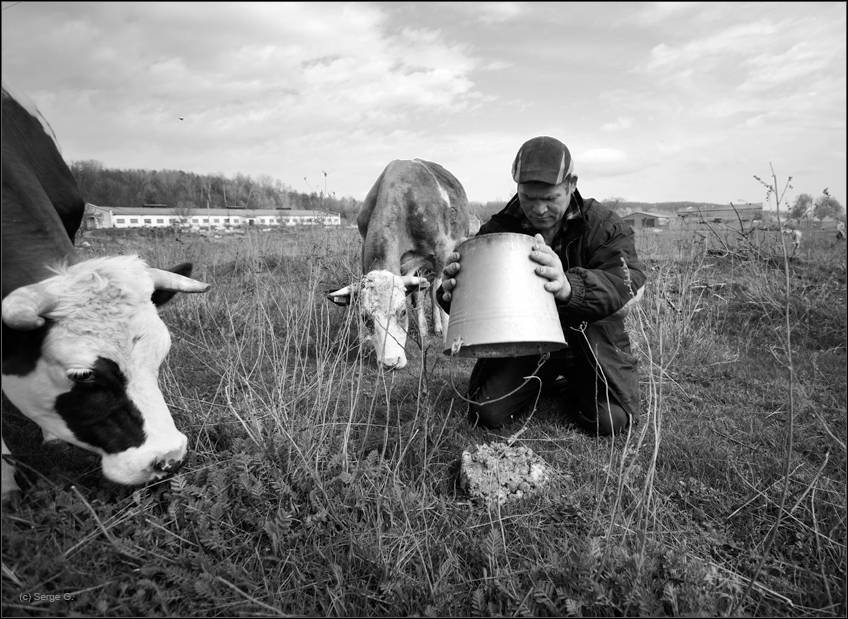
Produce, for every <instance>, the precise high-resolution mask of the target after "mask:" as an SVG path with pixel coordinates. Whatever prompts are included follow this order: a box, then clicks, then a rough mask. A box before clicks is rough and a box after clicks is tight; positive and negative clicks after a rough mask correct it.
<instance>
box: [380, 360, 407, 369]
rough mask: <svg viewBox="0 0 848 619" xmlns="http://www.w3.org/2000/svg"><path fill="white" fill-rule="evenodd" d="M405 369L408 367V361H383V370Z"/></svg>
mask: <svg viewBox="0 0 848 619" xmlns="http://www.w3.org/2000/svg"><path fill="white" fill-rule="evenodd" d="M404 367H406V359H401V358H400V357H395V358H394V359H386V360H384V361H383V368H384V369H386V370H400V369H401V368H404Z"/></svg>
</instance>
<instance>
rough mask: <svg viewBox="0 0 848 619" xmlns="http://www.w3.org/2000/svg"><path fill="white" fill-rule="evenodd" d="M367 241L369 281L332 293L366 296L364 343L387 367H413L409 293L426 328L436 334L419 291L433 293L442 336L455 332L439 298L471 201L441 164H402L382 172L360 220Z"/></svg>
mask: <svg viewBox="0 0 848 619" xmlns="http://www.w3.org/2000/svg"><path fill="white" fill-rule="evenodd" d="M356 223H357V227H358V228H359V233H360V235H361V236H362V272H363V273H364V274H365V275H364V276H363V277H362V279H361V280H360V281H358V282H355V283H353V284H351V285H348V286H345V287H344V288H340V289H339V290H336V291H334V292H331V293H329V294H328V295H327V296H328V298H329V299H330V300H331V301H333V302H334V303H336V304H338V305H347V304H349V303H350V302H351V299H352V298H353V297H354V296H358V297H359V311H360V313H361V316H362V323H363V327H364V330H363V339H364V340H365V341H367V342H370V344H371V346H372V348H373V350H374V352H375V353H376V355H377V359H378V360H379V363H381V364H382V365H383V366H384V367H387V368H393V369H400V368H403V367H404V366H406V364H407V358H406V352H405V347H406V339H407V330H408V327H409V318H408V315H407V303H406V297H407V295H411V301H412V304H413V306H414V307H415V308H416V314H417V322H418V330H419V333H420V334H421V337H422V338H423V337H424V336H425V335H426V334H427V333H428V332H429V329H428V326H427V321H426V316H425V312H424V304H423V303H422V302H421V299H420V298H419V291H421V290H424V289H426V288H428V287H429V288H430V294H431V296H432V306H433V323H434V332H435V333H437V334H443V333H444V331H446V329H447V319H448V318H447V314H445V313H444V311H443V310H442V309H441V307H439V305H438V303H437V302H436V299H435V293H436V289H437V288H438V287H439V285H440V283H441V273H442V269H443V268H444V266H445V261H446V259H447V257H448V255H449V254H450V253H451V252H452V251H453V249H454V248H455V247H456V245H457V244H458V243H459V242H461V241H462V240H463V239H465V238H466V237H467V236H468V234H469V213H468V198H467V197H466V195H465V189H464V188H463V187H462V184H461V183H460V182H459V181H458V180H457V179H456V177H455V176H454V175H453V174H451V173H450V172H448V171H447V170H446V169H445V168H443V167H442V166H440V165H439V164H437V163H432V162H430V161H423V160H421V159H412V160H395V161H392V162H391V163H389V165H387V166H386V168H385V169H384V170H383V172H382V174H380V176H379V178H378V179H377V181H376V182H375V183H374V186H373V187H372V188H371V191H369V192H368V195H367V196H366V198H365V202H364V204H363V205H362V210H361V211H360V212H359V216H358V218H357V222H356Z"/></svg>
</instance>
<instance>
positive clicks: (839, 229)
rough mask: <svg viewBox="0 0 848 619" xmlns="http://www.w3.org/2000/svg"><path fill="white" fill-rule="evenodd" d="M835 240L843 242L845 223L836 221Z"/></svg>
mask: <svg viewBox="0 0 848 619" xmlns="http://www.w3.org/2000/svg"><path fill="white" fill-rule="evenodd" d="M836 240H837V241H844V240H845V222H844V221H837V222H836Z"/></svg>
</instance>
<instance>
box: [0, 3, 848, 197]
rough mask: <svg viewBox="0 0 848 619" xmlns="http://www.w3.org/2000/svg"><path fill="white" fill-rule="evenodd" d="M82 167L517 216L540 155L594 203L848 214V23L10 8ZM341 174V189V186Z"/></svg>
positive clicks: (618, 8)
mask: <svg viewBox="0 0 848 619" xmlns="http://www.w3.org/2000/svg"><path fill="white" fill-rule="evenodd" d="M2 6H3V13H2V29H3V37H2V77H3V82H4V84H6V85H7V86H8V87H10V88H11V89H12V90H13V91H14V92H18V93H24V94H25V95H26V96H28V97H29V98H30V99H31V100H32V101H33V102H34V103H35V104H36V105H37V106H38V108H39V109H40V110H41V112H42V113H43V115H44V116H45V117H46V118H47V120H48V121H49V122H50V124H51V125H52V127H53V129H54V131H55V133H56V136H57V138H58V141H59V144H60V146H61V149H62V153H63V155H64V156H65V159H66V160H68V161H79V160H89V159H93V160H97V161H100V162H101V163H102V164H103V165H104V166H106V167H112V168H143V169H151V170H159V169H179V170H185V171H190V172H196V173H200V174H206V173H222V174H224V175H226V176H232V175H235V174H236V173H242V174H247V175H249V176H251V177H253V178H255V179H258V178H259V177H260V176H261V175H268V176H270V177H272V178H276V179H280V180H281V181H282V182H284V183H286V184H287V185H289V186H291V187H292V188H294V189H295V190H298V191H310V190H314V191H320V190H322V189H323V188H324V182H325V181H326V187H327V191H328V192H329V193H335V194H336V196H337V197H342V196H352V197H354V198H356V199H360V200H361V199H362V198H364V196H365V194H366V193H367V192H368V189H369V188H370V187H371V185H372V184H373V183H374V181H375V180H376V178H377V177H378V176H379V174H380V172H381V171H382V170H383V168H384V167H385V166H386V164H388V163H389V162H390V161H391V160H393V159H406V158H414V157H419V158H423V159H429V160H432V161H436V162H438V163H440V164H442V165H444V166H445V167H446V168H447V169H449V170H450V171H452V172H453V173H454V174H455V175H456V176H457V177H458V178H459V180H460V181H461V182H462V183H463V185H464V186H465V189H466V191H467V193H468V196H469V199H471V200H474V201H487V200H506V199H507V198H509V197H510V196H511V195H512V194H513V193H514V190H515V185H514V183H513V182H512V179H511V178H510V165H511V163H512V159H513V157H514V156H515V152H516V151H517V149H518V147H519V146H520V145H521V143H522V142H524V141H525V140H526V139H528V138H530V137H533V136H536V135H551V136H554V137H557V138H559V139H561V140H562V141H564V142H565V143H566V144H567V145H568V146H569V148H570V150H571V152H572V155H573V156H574V159H575V168H576V173H577V174H578V176H579V181H578V187H579V188H580V190H581V193H583V195H584V196H586V197H595V198H598V199H606V198H609V197H621V198H624V199H627V200H637V201H647V202H663V201H672V200H691V201H704V202H717V203H727V202H730V201H737V200H744V201H752V202H760V201H762V200H763V198H764V195H765V192H764V190H763V188H762V187H761V185H760V184H759V183H757V181H756V180H754V178H753V175H754V174H757V175H759V176H761V177H766V176H768V175H769V174H770V168H769V165H770V163H771V164H773V165H774V170H775V172H776V173H777V175H778V178H779V179H780V180H781V182H782V181H783V180H784V179H785V178H786V176H787V175H791V176H793V183H792V184H793V186H794V189H793V190H791V191H790V192H789V194H788V196H787V197H788V198H790V199H791V197H792V196H794V195H797V194H798V193H802V192H803V193H809V194H811V195H813V197H817V196H819V195H821V191H822V189H824V188H825V187H828V188H829V190H830V193H831V195H833V196H834V197H835V198H836V199H837V200H839V201H840V202H841V203H842V204H843V206H844V205H846V180H845V179H846V161H845V151H846V129H845V125H846V79H845V75H846V57H845V47H846V3H844V2H832V3H827V2H825V3H815V2H804V3H801V2H798V3H794V2H788V3H786V2H778V3H737V2H732V3H727V4H724V3H713V2H708V3H659V4H654V3H610V2H603V3H549V2H544V3H521V2H516V3H513V2H494V3H488V2H473V3H461V2H449V3H437V2H432V3H427V2H416V3H384V2H379V3H366V2H354V3H320V2H315V3H308V4H298V3H243V2H239V3H209V2H203V3H194V2H191V3H181V2H171V3H162V4H157V3H147V2H143V3H133V2H101V3H81V2H73V3H60V2H3V3H2ZM325 172H326V175H325V174H324V173H325Z"/></svg>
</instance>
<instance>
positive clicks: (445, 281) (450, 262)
mask: <svg viewBox="0 0 848 619" xmlns="http://www.w3.org/2000/svg"><path fill="white" fill-rule="evenodd" d="M457 273H459V253H458V252H453V253H451V254H450V255H448V259H447V264H446V265H445V268H444V269H442V299H444V301H445V302H448V301H450V300H451V296H452V294H451V292H452V291H453V289H454V288H456V280H455V279H454V277H455V276H456V274H457Z"/></svg>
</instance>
